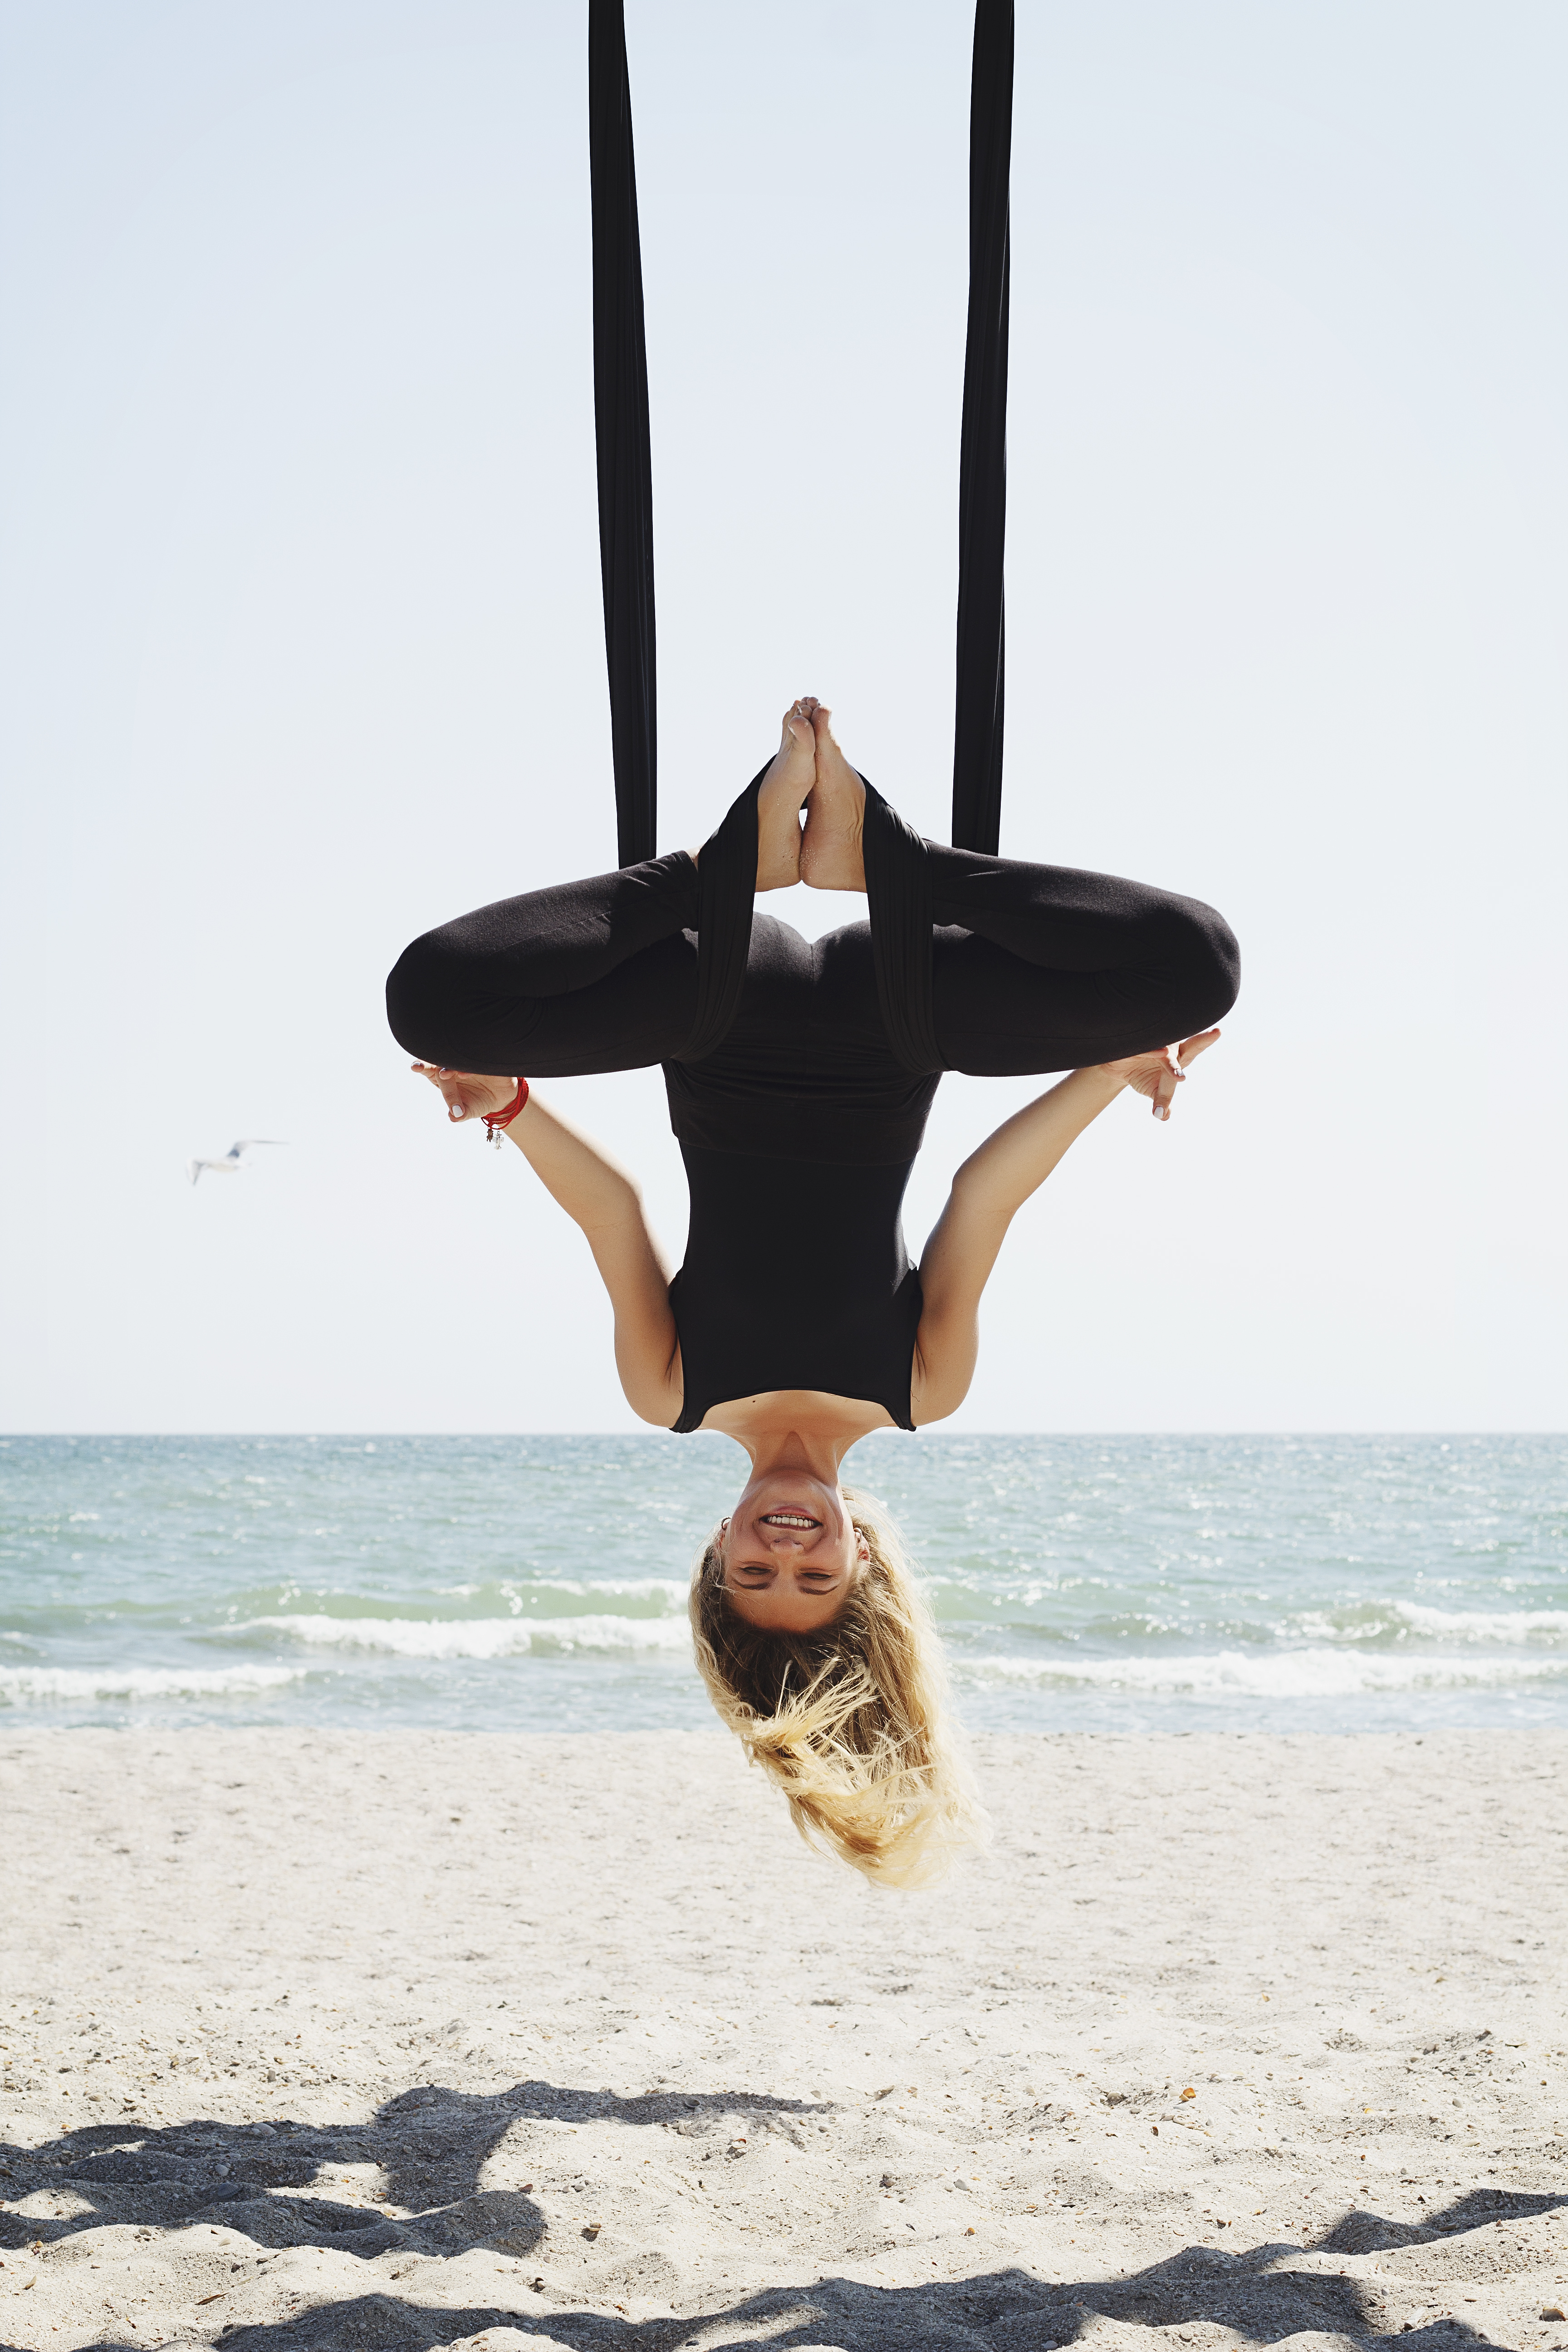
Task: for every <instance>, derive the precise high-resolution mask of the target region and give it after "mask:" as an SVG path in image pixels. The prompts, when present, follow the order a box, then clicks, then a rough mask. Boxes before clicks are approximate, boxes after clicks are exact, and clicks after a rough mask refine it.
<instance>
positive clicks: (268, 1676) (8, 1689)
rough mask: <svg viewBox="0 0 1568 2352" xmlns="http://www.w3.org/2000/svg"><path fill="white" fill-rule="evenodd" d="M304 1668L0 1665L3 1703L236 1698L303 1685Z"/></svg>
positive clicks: (1, 1698) (0, 1698) (1, 1701)
mask: <svg viewBox="0 0 1568 2352" xmlns="http://www.w3.org/2000/svg"><path fill="white" fill-rule="evenodd" d="M306 1671H307V1669H306V1668H305V1667H303V1666H171V1667H167V1668H160V1667H156V1666H122V1667H118V1668H117V1667H114V1666H87V1667H82V1666H0V1705H4V1704H5V1703H6V1702H11V1703H13V1704H15V1703H17V1702H20V1703H23V1704H26V1702H27V1701H28V1700H34V1701H37V1700H42V1699H94V1698H132V1699H146V1698H237V1697H240V1696H245V1695H247V1694H249V1693H251V1692H255V1691H264V1690H279V1689H280V1688H281V1687H282V1685H284V1684H285V1683H297V1682H302V1681H303V1680H304V1677H305V1674H306Z"/></svg>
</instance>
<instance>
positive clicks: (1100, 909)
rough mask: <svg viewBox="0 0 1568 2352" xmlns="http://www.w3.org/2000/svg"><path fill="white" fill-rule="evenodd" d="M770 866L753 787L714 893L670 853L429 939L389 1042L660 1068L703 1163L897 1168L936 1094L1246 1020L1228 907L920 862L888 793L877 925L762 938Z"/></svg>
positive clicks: (1106, 884) (1120, 887) (717, 850)
mask: <svg viewBox="0 0 1568 2352" xmlns="http://www.w3.org/2000/svg"><path fill="white" fill-rule="evenodd" d="M755 857H756V800H755V785H754V784H753V785H752V786H750V787H748V790H747V792H745V793H742V795H741V798H740V799H739V800H738V801H737V802H736V803H735V806H734V808H733V809H731V812H730V814H729V816H728V817H727V818H726V820H725V822H724V824H723V825H722V826H721V828H720V831H719V832H718V833H717V834H715V835H714V836H713V839H712V841H711V842H710V843H709V844H707V845H705V846H704V848H703V850H702V852H701V853H700V862H701V869H702V870H701V874H700V877H699V873H698V869H697V867H696V866H694V865H693V863H692V861H691V859H690V858H689V856H687V854H686V853H685V852H684V851H683V850H677V851H674V852H672V853H670V854H669V855H668V856H664V857H657V858H651V859H649V860H648V861H647V863H646V864H644V865H641V866H626V867H622V868H621V869H619V870H618V871H616V872H615V873H610V874H597V875H593V876H591V877H588V878H587V879H585V880H584V881H580V882H563V883H557V884H555V885H553V886H552V887H549V888H546V889H543V890H531V891H529V892H527V893H525V895H524V896H523V897H521V898H502V899H499V900H498V901H497V902H496V903H495V904H494V905H492V906H489V907H481V908H479V909H478V910H477V911H476V912H475V913H473V914H471V915H464V916H460V917H459V918H458V920H457V921H456V922H452V923H447V924H444V925H443V926H442V927H441V929H438V930H434V931H427V932H426V934H425V936H424V937H423V938H422V939H418V940H415V941H414V943H413V945H412V946H411V947H409V948H408V949H406V950H405V952H404V954H403V955H402V957H401V958H400V959H399V961H398V962H397V964H396V966H395V969H394V971H393V972H392V974H391V976H390V978H389V980H388V982H387V986H386V1000H387V1015H388V1019H389V1020H390V1022H391V1024H392V1031H393V1034H394V1035H395V1037H396V1039H397V1040H398V1043H399V1044H400V1045H403V1046H405V1048H406V1050H407V1051H408V1052H409V1053H411V1054H415V1055H418V1056H419V1058H420V1059H421V1060H424V1061H428V1062H435V1063H437V1064H441V1065H445V1066H447V1067H449V1068H453V1069H459V1070H475V1071H480V1072H485V1073H489V1074H496V1075H501V1076H515V1075H517V1074H519V1073H526V1075H527V1076H530V1077H566V1076H582V1075H584V1074H586V1073H589V1072H593V1071H605V1070H627V1069H639V1068H644V1067H647V1066H650V1065H652V1064H654V1063H662V1064H663V1065H664V1067H665V1074H666V1078H667V1081H668V1087H669V1093H670V1103H671V1110H672V1115H673V1125H674V1128H675V1131H676V1133H677V1134H678V1135H679V1136H680V1137H681V1138H682V1139H683V1140H685V1141H687V1142H689V1143H691V1144H694V1145H697V1146H699V1147H704V1148H708V1149H712V1150H728V1151H745V1152H768V1153H772V1154H773V1155H774V1156H779V1157H784V1158H789V1159H807V1160H858V1161H892V1160H907V1159H912V1158H913V1156H914V1151H915V1150H916V1149H917V1148H918V1146H919V1141H920V1136H921V1130H922V1129H923V1127H924V1123H925V1115H926V1112H927V1110H928V1109H929V1107H930V1103H931V1096H932V1095H933V1094H934V1092H935V1088H936V1081H937V1077H938V1076H939V1075H940V1073H941V1071H942V1070H944V1069H948V1070H964V1071H968V1072H971V1073H973V1074H974V1075H977V1076H989V1077H1012V1076H1020V1075H1024V1074H1033V1073H1037V1072H1038V1073H1044V1072H1047V1071H1055V1070H1068V1069H1076V1068H1078V1067H1079V1066H1081V1065H1083V1064H1085V1063H1092V1062H1106V1061H1114V1060H1119V1059H1121V1057H1122V1056H1124V1055H1129V1054H1134V1053H1141V1052H1143V1051H1145V1050H1147V1049H1148V1048H1149V1047H1151V1046H1155V1045H1169V1044H1171V1043H1172V1042H1173V1040H1175V1039H1177V1038H1181V1037H1184V1036H1189V1035H1191V1034H1193V1033H1194V1031H1195V1030H1198V1029H1203V1028H1206V1027H1208V1026H1209V1025H1210V1024H1212V1023H1213V1022H1215V1021H1216V1020H1218V1019H1219V1018H1220V1016H1221V1015H1222V1014H1223V1013H1226V1012H1228V1010H1229V1008H1230V1006H1231V1005H1232V1003H1234V1002H1235V999H1236V993H1237V982H1238V976H1239V954H1238V950H1237V943H1236V940H1235V937H1234V936H1233V934H1232V932H1231V930H1230V928H1229V926H1228V924H1226V922H1225V920H1224V919H1223V918H1222V917H1220V916H1219V915H1217V914H1216V913H1215V910H1214V908H1212V907H1206V906H1205V905H1204V904H1203V903H1202V902H1201V901H1200V900H1198V899H1195V898H1177V897H1175V896H1173V894H1172V893H1171V892H1169V891H1165V890H1155V889H1152V888H1150V887H1147V886H1146V885H1145V884H1143V883H1141V882H1126V881H1121V880H1119V879H1117V878H1116V877H1114V876H1110V875H1104V874H1089V873H1083V872H1079V871H1078V870H1076V869H1075V868H1073V867H1070V866H1029V865H1025V864H1024V863H1022V862H1021V861H1020V860H1017V859H1015V858H1005V857H985V856H979V855H978V854H976V853H974V852H973V851H969V850H963V849H949V848H946V847H944V846H942V845H941V844H939V843H933V842H922V841H921V840H920V839H919V837H918V836H916V835H913V834H911V833H910V830H909V828H908V827H907V826H905V825H904V824H903V823H902V820H901V819H900V818H898V817H897V816H896V815H895V814H893V812H892V811H891V810H890V809H889V807H888V805H887V803H885V802H883V801H881V799H880V798H879V795H877V794H876V793H868V810H867V838H866V865H867V880H868V896H869V904H870V915H871V920H870V922H869V923H853V924H850V925H848V926H847V927H846V928H845V929H842V930H838V931H835V932H833V933H831V934H829V935H828V937H826V938H825V939H822V940H817V941H816V943H815V945H809V944H807V942H806V941H805V940H802V939H801V937H800V936H799V934H798V933H797V932H796V931H795V930H794V929H792V928H791V927H790V926H789V925H787V924H784V923H779V922H775V921H773V919H771V918H769V917H767V916H766V915H765V914H761V913H758V914H757V915H755V916H754V917H752V915H751V900H752V887H751V886H752V877H753V875H754V868H755ZM748 861H749V863H748ZM748 922H749V937H748ZM911 1008H913V1011H912V1013H911ZM715 1032H717V1034H715ZM694 1048H695V1049H696V1050H695V1052H694V1050H693V1049H694Z"/></svg>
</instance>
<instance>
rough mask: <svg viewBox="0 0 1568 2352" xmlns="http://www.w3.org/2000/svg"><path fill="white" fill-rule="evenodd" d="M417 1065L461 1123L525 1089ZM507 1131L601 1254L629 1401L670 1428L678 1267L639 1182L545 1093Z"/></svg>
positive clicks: (676, 1382) (675, 1387)
mask: <svg viewBox="0 0 1568 2352" xmlns="http://www.w3.org/2000/svg"><path fill="white" fill-rule="evenodd" d="M414 1067H415V1068H416V1070H417V1071H418V1072H419V1074H420V1075H421V1076H423V1077H426V1078H428V1079H429V1080H430V1081H431V1083H432V1085H434V1086H437V1087H439V1088H440V1091H441V1094H442V1096H443V1097H444V1098H445V1100H446V1104H447V1117H448V1118H450V1119H451V1120H452V1121H453V1123H454V1125H456V1124H457V1123H458V1121H460V1120H463V1119H468V1118H482V1117H483V1116H484V1114H485V1112H486V1111H498V1110H500V1109H502V1108H504V1107H505V1106H506V1104H508V1103H509V1102H510V1100H511V1099H512V1097H513V1095H514V1094H515V1093H516V1091H517V1087H516V1082H515V1081H514V1080H513V1079H510V1078H490V1077H479V1076H475V1075H474V1074H473V1073H472V1072H470V1071H466V1070H435V1069H431V1068H430V1067H428V1066H427V1065H426V1064H425V1063H423V1062H416V1063H415V1065H414ZM506 1133H507V1135H508V1137H509V1138H510V1140H511V1141H512V1142H513V1143H515V1144H516V1146H517V1148H518V1150H520V1151H521V1154H522V1156H523V1158H524V1159H525V1160H527V1162H528V1164H529V1166H530V1167H531V1169H532V1171H533V1172H534V1174H535V1175H536V1176H537V1177H538V1178H539V1181H540V1182H541V1183H542V1185H543V1186H544V1189H545V1191H546V1192H548V1193H549V1194H550V1196H551V1198H552V1200H554V1201H558V1202H560V1204H561V1206H562V1207H563V1209H564V1210H565V1212H566V1213H567V1215H568V1216H569V1217H570V1218H571V1219H572V1221H573V1223H574V1224H576V1225H579V1226H580V1227H581V1228H582V1231H583V1234H584V1237H585V1239H586V1241H587V1244H588V1247H589V1248H590V1249H591V1250H592V1251H593V1253H594V1263H595V1265H596V1266H597V1267H598V1269H599V1276H600V1279H601V1280H602V1281H603V1283H604V1286H605V1289H606V1290H607V1291H608V1292H609V1294H610V1305H611V1307H613V1308H614V1310H615V1318H616V1371H617V1372H618V1373H619V1374H620V1380H621V1387H622V1389H623V1390H624V1391H625V1392H626V1402H627V1403H628V1404H629V1405H630V1406H631V1409H632V1411H633V1412H635V1413H637V1415H638V1416H639V1418H640V1419H642V1420H643V1421H651V1422H652V1423H654V1424H655V1426H656V1427H658V1428H659V1429H668V1428H670V1427H671V1426H672V1424H673V1423H674V1422H675V1421H676V1420H677V1419H678V1418H679V1412H680V1407H681V1401H682V1386H681V1369H680V1342H679V1339H678V1338H677V1336H676V1329H675V1316H674V1313H673V1311H672V1310H671V1307H670V1304H669V1268H668V1266H667V1265H666V1264H665V1262H664V1255H663V1252H662V1251H661V1250H660V1248H659V1246H658V1242H657V1241H656V1240H655V1238H654V1236H653V1234H652V1233H651V1232H650V1231H649V1229H648V1223H647V1217H646V1216H645V1215H644V1213H643V1203H642V1194H641V1192H639V1191H638V1189H637V1184H636V1183H635V1182H634V1181H633V1179H632V1178H631V1177H630V1176H628V1175H627V1173H626V1170H625V1169H624V1168H621V1167H619V1166H617V1164H616V1161H615V1160H612V1159H610V1157H609V1156H608V1154H607V1153H605V1152H604V1151H601V1150H600V1149H599V1147H598V1145H597V1144H596V1143H594V1142H592V1141H591V1140H590V1139H589V1138H588V1137H587V1136H585V1135H583V1134H581V1133H579V1131H578V1129H576V1128H574V1127H573V1126H572V1125H571V1123H570V1122H569V1121H568V1120H566V1119H564V1118H562V1116H561V1114H560V1112H559V1111H555V1110H552V1109H551V1108H550V1107H549V1105H548V1104H547V1103H542V1102H541V1101H540V1099H539V1097H538V1096H537V1095H536V1094H530V1096H529V1097H528V1100H527V1102H526V1103H525V1104H524V1105H523V1108H521V1111H519V1113H518V1115H517V1117H516V1118H514V1119H513V1120H512V1121H511V1123H510V1126H509V1127H508V1128H507V1129H506Z"/></svg>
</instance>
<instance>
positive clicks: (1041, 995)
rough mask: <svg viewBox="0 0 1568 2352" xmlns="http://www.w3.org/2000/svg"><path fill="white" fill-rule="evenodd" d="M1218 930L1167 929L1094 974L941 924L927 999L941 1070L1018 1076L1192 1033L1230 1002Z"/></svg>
mask: <svg viewBox="0 0 1568 2352" xmlns="http://www.w3.org/2000/svg"><path fill="white" fill-rule="evenodd" d="M1204 911H1205V913H1206V912H1207V911H1208V910H1207V909H1205V910H1204ZM1218 920H1219V919H1218V918H1217V917H1216V918H1215V923H1216V924H1217V923H1218ZM1219 929H1220V932H1221V933H1223V937H1219V936H1214V937H1211V936H1210V935H1209V934H1208V933H1207V931H1206V929H1205V926H1204V925H1203V923H1202V922H1201V920H1197V921H1194V923H1192V924H1191V925H1190V926H1187V925H1184V924H1177V925H1174V926H1173V927H1172V929H1171V931H1170V933H1169V934H1168V936H1167V937H1166V938H1165V939H1164V940H1162V941H1161V942H1160V943H1159V945H1158V946H1156V947H1152V948H1151V949H1150V950H1148V951H1146V952H1145V953H1143V954H1142V955H1134V956H1131V957H1130V958H1129V959H1128V960H1127V961H1123V962H1118V963H1115V964H1112V965H1110V967H1109V968H1107V969H1105V970H1101V971H1058V970H1054V969H1053V968H1052V967H1050V966H1049V965H1047V964H1041V963H1033V962H1026V961H1024V959H1023V958H1022V957H1021V956H1016V955H1013V954H1010V953H1009V952H1008V950H1006V949H1005V948H1001V947H998V946H996V945H995V944H994V942H993V941H992V940H985V939H982V938H980V937H979V936H978V935H976V934H975V933H973V932H964V931H959V930H952V929H947V930H938V931H937V933H936V934H935V940H934V970H933V999H934V1012H935V1018H936V1034H937V1042H938V1045H939V1046H940V1048H941V1052H942V1066H943V1067H944V1068H945V1069H950V1070H963V1071H967V1072H969V1073H970V1074H972V1075H973V1076H978V1077H1017V1076H1026V1075H1029V1074H1031V1073H1034V1072H1042V1073H1043V1072H1046V1071H1049V1070H1073V1069H1080V1068H1082V1067H1083V1066H1085V1065H1086V1064H1089V1063H1094V1062H1111V1061H1120V1060H1121V1059H1122V1057H1123V1056H1124V1055H1129V1054H1140V1053H1145V1052H1147V1051H1148V1050H1149V1048H1150V1047H1152V1046H1155V1045H1170V1044H1172V1043H1173V1041H1174V1040H1176V1039H1178V1038H1182V1037H1190V1036H1192V1035H1193V1034H1194V1033H1195V1032H1196V1031H1198V1030H1200V1029H1205V1028H1207V1027H1209V1026H1210V1025H1211V1024H1213V1023H1214V1022H1215V1021H1217V1020H1219V1019H1220V1017H1221V1016H1222V1014H1224V1013H1227V1012H1228V1011H1229V1010H1230V1007H1231V1005H1232V1004H1233V1003H1234V1002H1235V1000H1236V980H1235V973H1234V970H1233V968H1232V966H1231V963H1230V961H1229V959H1228V957H1227V954H1226V941H1228V940H1229V933H1228V931H1227V930H1225V928H1224V926H1223V925H1220V926H1219ZM1231 944H1232V945H1234V942H1232V943H1231Z"/></svg>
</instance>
